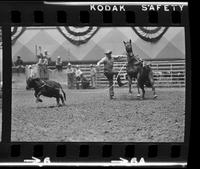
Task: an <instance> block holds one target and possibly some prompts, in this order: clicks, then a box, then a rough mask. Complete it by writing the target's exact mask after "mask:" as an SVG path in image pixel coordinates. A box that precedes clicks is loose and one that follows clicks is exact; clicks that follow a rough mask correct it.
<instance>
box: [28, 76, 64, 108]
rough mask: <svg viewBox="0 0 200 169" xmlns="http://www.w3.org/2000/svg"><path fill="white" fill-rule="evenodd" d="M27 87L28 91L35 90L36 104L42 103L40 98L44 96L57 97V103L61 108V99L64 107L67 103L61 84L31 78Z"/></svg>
mask: <svg viewBox="0 0 200 169" xmlns="http://www.w3.org/2000/svg"><path fill="white" fill-rule="evenodd" d="M26 83H27V86H26V89H27V90H28V89H34V90H35V94H34V95H35V97H36V103H38V102H42V99H40V96H41V95H43V96H45V97H55V98H56V101H57V106H61V104H60V99H61V101H62V105H65V102H64V100H65V101H66V94H65V92H64V91H63V89H62V86H61V85H60V83H58V82H55V81H52V80H41V79H40V78H32V77H29V78H28V79H27V81H26Z"/></svg>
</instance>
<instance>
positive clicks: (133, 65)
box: [123, 40, 157, 99]
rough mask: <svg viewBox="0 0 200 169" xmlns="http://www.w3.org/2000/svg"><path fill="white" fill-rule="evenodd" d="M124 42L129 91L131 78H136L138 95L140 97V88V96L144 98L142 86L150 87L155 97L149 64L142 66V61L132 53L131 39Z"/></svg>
mask: <svg viewBox="0 0 200 169" xmlns="http://www.w3.org/2000/svg"><path fill="white" fill-rule="evenodd" d="M123 42H124V45H125V49H126V52H127V62H128V63H127V67H126V71H127V76H128V82H129V93H132V91H131V84H132V78H134V79H137V89H138V95H137V96H138V97H140V89H139V88H141V89H142V98H143V99H144V95H145V90H144V86H146V87H151V88H152V91H153V94H154V98H156V97H157V95H156V92H155V87H154V79H153V72H152V69H151V67H150V66H149V65H145V66H143V62H142V61H141V60H140V59H139V58H137V56H135V55H134V54H133V51H132V45H131V40H129V41H127V42H125V41H123Z"/></svg>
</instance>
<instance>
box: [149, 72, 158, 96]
mask: <svg viewBox="0 0 200 169" xmlns="http://www.w3.org/2000/svg"><path fill="white" fill-rule="evenodd" d="M149 80H150V83H151V86H152V91H153V98H154V99H155V98H157V97H158V96H157V95H156V90H155V86H154V80H153V74H152V73H151V74H150V76H149Z"/></svg>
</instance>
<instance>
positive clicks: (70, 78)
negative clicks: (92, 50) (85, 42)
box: [66, 63, 74, 89]
mask: <svg viewBox="0 0 200 169" xmlns="http://www.w3.org/2000/svg"><path fill="white" fill-rule="evenodd" d="M66 73H67V82H68V88H69V89H73V88H74V69H73V68H72V66H71V63H68V65H67V70H66Z"/></svg>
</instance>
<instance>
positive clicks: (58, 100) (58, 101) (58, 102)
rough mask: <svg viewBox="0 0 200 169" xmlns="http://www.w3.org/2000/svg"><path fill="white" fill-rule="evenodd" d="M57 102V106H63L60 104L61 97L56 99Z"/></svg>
mask: <svg viewBox="0 0 200 169" xmlns="http://www.w3.org/2000/svg"><path fill="white" fill-rule="evenodd" d="M56 102H57V106H58V107H60V106H62V105H61V104H60V96H58V97H56Z"/></svg>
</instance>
